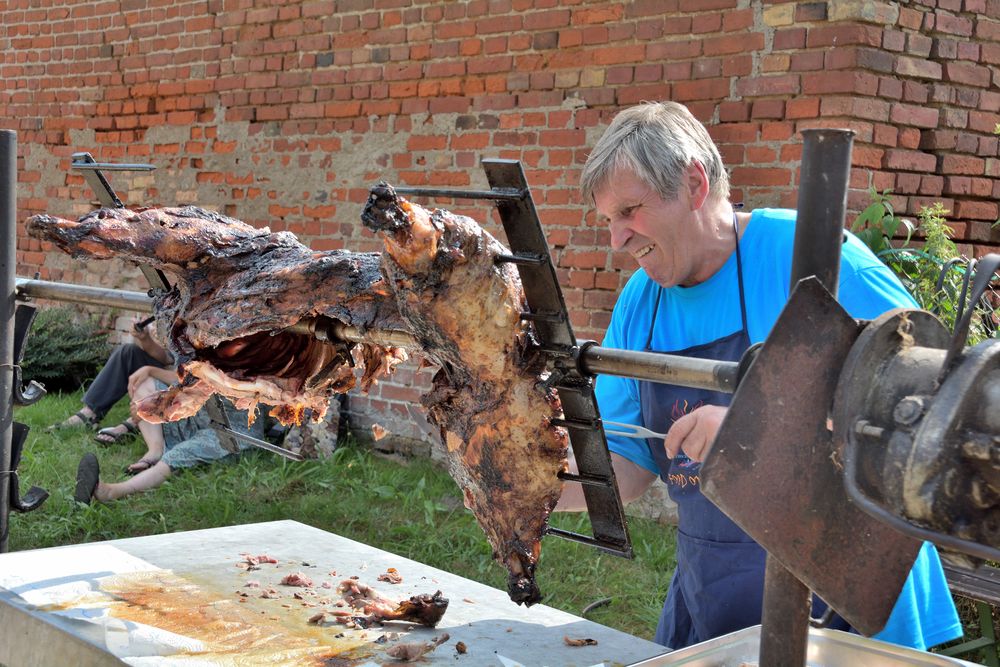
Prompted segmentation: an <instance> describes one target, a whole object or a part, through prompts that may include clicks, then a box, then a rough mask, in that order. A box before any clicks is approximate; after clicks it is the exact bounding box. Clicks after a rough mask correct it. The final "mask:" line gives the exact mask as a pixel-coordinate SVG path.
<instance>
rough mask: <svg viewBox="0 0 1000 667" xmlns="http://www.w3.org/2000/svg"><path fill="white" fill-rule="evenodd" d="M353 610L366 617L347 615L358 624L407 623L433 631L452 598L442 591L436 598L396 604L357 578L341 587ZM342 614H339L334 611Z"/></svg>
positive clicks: (436, 593)
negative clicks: (424, 626) (423, 626)
mask: <svg viewBox="0 0 1000 667" xmlns="http://www.w3.org/2000/svg"><path fill="white" fill-rule="evenodd" d="M337 590H339V591H340V592H341V593H342V594H343V596H344V600H345V601H346V602H347V603H348V605H350V606H351V608H353V609H356V610H360V611H361V612H363V613H364V614H365V616H355V615H351V614H347V616H348V617H349V618H351V620H353V621H355V622H357V621H359V620H360V621H362V622H367V623H369V624H370V623H372V622H377V623H383V622H385V621H404V622H407V623H416V624H419V625H426V626H427V627H429V628H433V627H434V626H436V625H437V624H438V621H440V620H441V617H442V616H444V613H445V611H447V609H448V598H446V597H444V596H443V595H441V591H437V592H435V593H434V594H433V595H428V594H422V595H414V596H412V597H410V599H409V600H403V601H396V600H391V599H389V598H387V597H384V596H383V595H381V594H380V593H379V592H378V591H376V590H375V589H374V588H372V587H371V586H368V585H367V584H362V583H360V582H358V581H355V580H353V579H345V580H344V581H342V582H340V586H338V587H337ZM334 613H339V612H334Z"/></svg>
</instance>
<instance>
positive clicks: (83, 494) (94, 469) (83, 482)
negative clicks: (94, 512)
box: [73, 452, 101, 505]
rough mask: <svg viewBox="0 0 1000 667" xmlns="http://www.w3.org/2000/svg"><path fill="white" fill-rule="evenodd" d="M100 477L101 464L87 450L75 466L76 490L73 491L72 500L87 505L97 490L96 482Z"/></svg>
mask: <svg viewBox="0 0 1000 667" xmlns="http://www.w3.org/2000/svg"><path fill="white" fill-rule="evenodd" d="M100 478H101V465H100V464H99V463H98V462H97V457H96V456H94V455H93V454H92V453H90V452H87V453H86V454H84V455H83V458H81V459H80V465H78V466H77V468H76V490H75V491H74V492H73V500H75V501H76V502H78V503H83V504H84V505H89V504H90V501H91V500H92V499H93V497H94V491H96V490H97V482H98V481H100Z"/></svg>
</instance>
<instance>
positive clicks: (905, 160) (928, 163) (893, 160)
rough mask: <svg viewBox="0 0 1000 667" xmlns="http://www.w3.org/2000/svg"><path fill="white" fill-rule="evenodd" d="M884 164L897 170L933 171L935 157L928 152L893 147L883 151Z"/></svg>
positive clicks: (935, 162) (935, 161)
mask: <svg viewBox="0 0 1000 667" xmlns="http://www.w3.org/2000/svg"><path fill="white" fill-rule="evenodd" d="M885 166H886V167H887V168H889V169H896V170H899V171H924V172H933V171H934V170H935V169H936V168H937V158H936V157H934V156H933V155H931V154H930V153H921V152H920V151H912V150H903V149H898V148H893V149H889V150H887V151H886V152H885Z"/></svg>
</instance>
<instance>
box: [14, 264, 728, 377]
mask: <svg viewBox="0 0 1000 667" xmlns="http://www.w3.org/2000/svg"><path fill="white" fill-rule="evenodd" d="M16 282H17V287H16V294H17V296H18V298H32V299H50V300H52V301H69V302H73V303H85V304H90V305H98V306H113V307H116V308H123V309H125V310H135V311H140V312H151V311H152V309H153V301H152V299H151V298H150V296H149V295H148V294H144V293H142V292H130V291H126V290H118V289H109V288H105V287H89V286H86V285H73V284H70V283H59V282H52V281H48V280H33V279H27V278H17V280H16ZM286 331H289V332H292V333H302V334H307V335H312V336H316V337H317V338H320V339H324V340H346V341H351V342H354V343H361V342H364V343H375V344H378V345H393V346H396V347H402V348H409V349H413V348H417V347H419V344H418V343H417V340H416V339H415V338H414V337H413V336H411V335H410V334H409V333H407V332H405V331H362V330H361V329H359V328H357V327H353V326H349V325H346V324H343V323H341V322H336V321H334V320H326V321H324V320H302V321H300V322H298V323H296V324H295V325H293V326H291V327H289V328H288V329H286ZM580 363H581V365H582V370H584V371H585V372H587V373H590V374H595V375H617V376H620V377H628V378H635V379H638V380H649V381H651V382H662V383H665V384H676V385H680V386H683V387H698V388H701V389H712V390H715V391H721V392H725V393H728V394H731V393H733V392H734V391H735V390H736V376H737V369H738V366H739V364H738V363H737V362H733V361H713V360H710V359H691V358H688V357H679V356H676V355H672V354H659V353H655V352H635V351H632V350H619V349H617V348H613V347H600V346H598V345H591V346H585V347H583V348H580Z"/></svg>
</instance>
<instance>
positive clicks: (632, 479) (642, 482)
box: [555, 451, 656, 512]
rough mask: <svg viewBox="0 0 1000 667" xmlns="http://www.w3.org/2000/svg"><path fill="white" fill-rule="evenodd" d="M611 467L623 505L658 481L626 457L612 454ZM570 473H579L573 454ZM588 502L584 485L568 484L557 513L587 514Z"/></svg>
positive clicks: (571, 453) (571, 454) (570, 459)
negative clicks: (654, 481) (584, 493)
mask: <svg viewBox="0 0 1000 667" xmlns="http://www.w3.org/2000/svg"><path fill="white" fill-rule="evenodd" d="M611 465H612V467H613V468H614V469H615V479H617V480H618V492H619V493H620V494H621V497H622V504H624V505H628V504H629V503H630V502H632V501H634V500H638V499H639V497H640V496H641V495H642V494H643V493H645V492H646V489H648V488H649V485H650V484H652V483H653V480H655V479H656V475H654V474H653V473H651V472H650V471H648V470H646V469H645V468H643V467H642V466H640V465H636V464H635V463H632V462H631V461H629V460H628V459H626V458H625V457H624V456H619V455H618V454H615V453H614V452H612V453H611ZM569 471H570V472H572V473H576V472H577V468H576V459H574V458H573V452H572V451H570V454H569ZM586 510H587V502H586V500H585V499H584V497H583V484H578V483H576V482H567V483H566V484H565V485H564V486H563V494H562V497H561V498H560V499H559V504H558V505H556V510H555V511H557V512H585V511H586Z"/></svg>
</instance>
